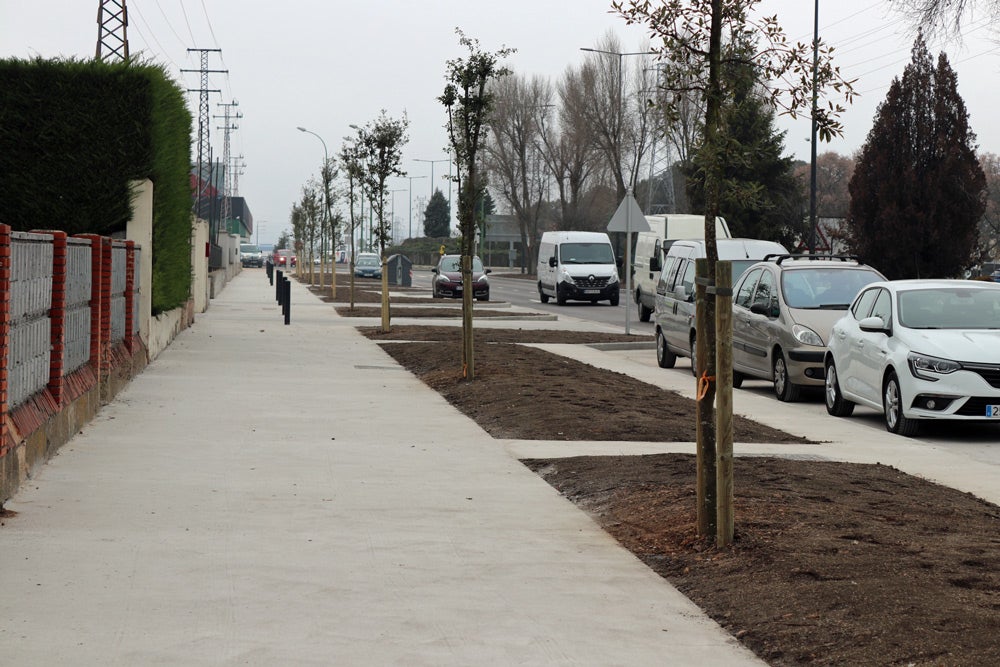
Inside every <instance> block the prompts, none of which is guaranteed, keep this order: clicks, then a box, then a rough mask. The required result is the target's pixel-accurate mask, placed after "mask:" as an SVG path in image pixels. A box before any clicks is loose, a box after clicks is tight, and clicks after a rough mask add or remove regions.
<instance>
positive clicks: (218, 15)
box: [0, 0, 1000, 243]
mask: <svg viewBox="0 0 1000 667" xmlns="http://www.w3.org/2000/svg"><path fill="white" fill-rule="evenodd" d="M819 4H820V5H821V6H820V8H819V26H820V36H821V38H822V39H823V40H824V41H825V42H827V43H829V44H831V45H832V46H834V47H835V49H836V52H835V62H836V64H837V65H839V66H840V68H841V71H842V73H843V74H844V76H845V78H847V79H856V80H857V81H856V83H855V84H854V86H855V90H856V91H857V92H858V93H860V96H859V97H858V98H857V99H856V100H855V102H854V104H853V105H851V107H850V108H849V110H848V112H847V113H846V114H845V115H844V116H843V117H842V120H843V123H844V126H845V132H844V136H843V137H842V138H839V139H836V140H834V141H833V142H832V143H829V144H825V143H823V144H819V146H818V150H819V152H821V153H822V152H825V151H827V150H832V151H836V152H838V153H842V154H852V153H854V152H855V151H856V150H858V149H859V148H860V147H861V145H862V144H863V143H864V141H865V138H866V136H867V134H868V132H869V130H870V129H871V126H872V122H873V119H874V117H875V113H876V109H877V107H878V104H879V103H880V102H881V101H882V100H883V99H884V97H885V95H886V93H887V92H888V89H889V85H890V83H891V82H892V80H893V78H895V77H898V76H900V75H901V74H902V72H903V69H904V68H905V66H906V65H907V63H908V62H909V60H910V50H911V48H912V44H913V38H914V33H913V32H912V29H911V26H910V25H909V24H908V23H907V22H906V21H905V20H904V19H903V18H902V17H901V16H900V15H899V14H894V13H892V12H890V11H889V9H888V3H887V2H886V1H885V0H881V1H875V0H838V1H837V2H829V0H820V3H819ZM99 6H100V2H99V0H30V1H26V0H0V57H3V58H6V57H18V58H34V57H43V58H57V57H75V58H91V57H93V55H94V51H95V46H96V42H97V24H96V16H97V9H98V7H99ZM127 7H128V12H129V26H128V40H129V48H130V51H131V53H132V54H133V56H134V55H136V54H137V53H141V54H142V56H143V57H146V58H148V59H151V60H154V61H156V62H159V63H161V64H163V65H164V66H166V67H167V69H168V71H170V72H171V73H173V75H174V77H175V79H176V80H177V81H178V84H179V85H180V86H181V87H183V88H186V89H190V88H198V87H200V78H199V76H198V75H197V74H193V73H183V72H181V70H182V69H195V70H196V69H198V68H199V66H200V58H199V56H198V54H196V53H191V52H189V51H188V49H221V50H222V51H221V53H211V54H210V55H209V68H210V69H219V70H228V73H226V74H212V75H211V76H210V79H209V87H210V88H217V89H219V90H220V91H221V92H220V93H218V94H214V93H213V94H212V95H211V96H210V104H211V114H212V115H213V116H221V115H223V113H224V109H223V107H221V106H219V105H220V104H222V103H232V102H234V101H235V102H237V103H238V105H239V106H238V107H235V108H236V109H237V110H238V111H239V113H241V114H242V118H240V119H238V120H234V122H235V123H236V124H237V125H238V126H239V128H238V129H237V130H235V131H234V132H233V133H232V135H231V147H232V148H231V150H232V151H233V153H234V155H237V156H242V160H243V162H244V163H245V168H244V170H243V173H242V175H240V176H239V180H238V189H239V192H238V194H239V195H241V196H243V197H245V198H246V199H247V202H248V204H249V207H250V210H251V211H252V213H253V216H254V222H255V227H256V229H255V240H259V241H260V242H261V243H273V242H274V241H275V240H276V239H277V237H278V235H279V234H280V233H281V232H282V231H284V230H288V229H290V224H289V222H288V220H289V213H290V211H291V207H292V205H293V204H294V203H295V202H296V201H298V200H299V198H300V196H301V189H302V186H303V185H304V184H305V183H306V182H307V181H308V179H309V178H310V177H311V176H314V175H316V174H318V173H319V169H320V166H321V164H322V160H323V144H322V143H321V141H320V140H319V139H318V138H317V137H316V136H313V135H311V134H305V133H302V132H299V131H298V130H296V127H299V126H302V127H305V128H307V129H308V130H310V131H312V132H315V133H316V134H317V135H319V136H320V137H321V138H322V140H323V142H325V144H326V147H327V150H328V153H329V155H330V156H333V155H335V154H336V153H338V152H339V150H340V148H341V146H342V145H343V143H344V139H345V137H347V136H348V135H352V134H353V133H354V130H352V129H351V128H350V126H351V125H352V124H353V125H358V126H364V125H366V124H367V123H369V122H371V121H374V120H375V119H376V118H377V117H378V115H379V112H380V111H381V110H383V109H384V110H385V111H386V113H387V114H388V115H389V116H390V117H392V118H401V117H402V116H403V114H404V113H405V115H406V117H407V118H408V120H409V123H410V125H409V131H408V134H409V141H408V143H407V144H406V145H405V146H404V148H403V161H402V164H401V167H402V169H403V170H404V171H406V172H407V174H408V176H410V177H411V178H397V179H394V180H393V181H391V182H390V185H389V187H390V189H392V190H396V191H397V192H393V193H392V197H391V201H392V205H391V206H392V209H393V213H394V216H395V218H396V220H397V223H398V225H399V231H400V233H401V234H403V236H408V235H409V231H410V229H411V228H412V230H413V235H414V236H417V235H420V234H421V233H422V232H421V230H420V222H419V221H420V220H421V215H420V212H422V211H423V208H424V207H425V206H426V201H427V198H428V197H429V195H430V193H431V192H432V190H431V187H432V185H433V186H436V187H437V188H439V189H441V190H442V192H444V193H445V194H446V195H447V191H448V183H447V180H446V177H447V173H448V164H447V154H446V153H445V147H446V146H447V137H446V133H445V130H444V124H445V121H446V116H445V111H444V107H443V106H442V105H441V104H440V103H439V102H438V101H437V99H436V98H437V97H438V96H439V95H440V94H441V92H442V90H443V88H444V85H445V72H446V70H445V67H446V63H447V61H448V60H449V59H454V58H459V57H464V56H465V55H466V54H467V51H466V50H465V49H464V48H463V47H461V46H460V45H459V44H458V37H457V35H456V33H455V30H456V28H461V29H462V31H463V32H464V33H465V34H466V35H468V36H469V37H473V38H475V39H477V40H479V42H480V46H481V48H482V49H483V50H485V51H488V52H494V51H497V50H498V49H500V48H502V47H505V46H506V47H513V48H516V49H517V52H516V53H515V54H514V55H512V56H511V57H509V58H508V59H507V60H506V61H505V62H506V64H507V65H508V66H509V67H510V68H511V69H512V70H514V71H515V72H517V73H519V74H523V75H527V76H536V75H537V76H542V77H546V78H549V79H551V81H552V82H553V83H555V82H556V81H557V80H558V78H559V77H560V76H561V75H562V74H563V72H564V71H565V70H566V68H568V67H570V66H578V65H579V64H580V63H582V62H583V60H584V58H586V57H595V56H594V55H592V54H587V53H584V52H582V51H580V49H581V48H582V47H595V46H597V43H598V42H600V41H601V40H602V39H603V38H604V37H605V36H606V35H608V34H609V33H610V34H614V35H616V36H617V37H618V38H619V40H620V42H621V44H622V48H623V50H624V51H637V50H642V49H643V48H644V42H646V40H647V31H646V30H645V29H644V27H642V26H628V25H626V24H625V22H624V20H623V19H621V18H620V17H618V16H616V15H614V14H612V13H611V12H610V0H504V1H502V2H500V1H497V0H490V1H484V0H462V1H459V0H351V1H347V0H285V1H284V2H282V3H271V2H263V1H261V0H127ZM813 10H814V3H813V2H808V0H763V1H762V2H761V4H760V7H759V11H758V14H761V15H763V14H767V15H771V14H777V16H778V18H779V22H780V23H781V25H782V26H783V28H784V29H785V32H786V33H787V34H788V36H789V37H791V38H792V39H793V40H796V41H803V42H810V41H811V39H812V34H813V21H814V16H813ZM968 27H969V29H968V30H967V32H966V34H965V38H964V40H963V41H962V42H961V43H958V42H955V41H949V42H945V41H941V40H933V41H931V42H930V49H931V52H932V54H933V55H934V56H935V57H936V55H937V54H938V53H939V52H940V51H942V50H943V51H944V52H945V53H947V54H948V57H949V60H950V61H951V64H952V67H953V68H954V69H955V71H956V72H957V74H958V86H959V93H960V94H961V95H962V97H963V98H964V99H965V102H966V105H967V108H968V110H969V114H970V123H971V126H972V129H973V131H974V132H975V133H976V134H977V136H978V143H979V146H980V149H981V150H983V151H989V152H1000V124H998V123H997V122H996V109H997V108H998V101H1000V100H998V98H1000V92H998V91H1000V85H998V83H1000V47H998V46H997V45H996V44H994V43H993V41H992V40H991V34H990V31H989V29H988V28H987V27H986V26H984V25H982V22H980V23H976V22H975V21H973V22H970V23H969V24H968ZM994 35H1000V32H997V33H994ZM597 57H599V56H597ZM626 66H627V62H626ZM188 100H189V106H190V107H191V109H192V113H193V115H194V118H195V125H196V123H197V106H198V95H197V94H196V93H191V94H189V95H188ZM223 122H224V121H223V120H222V119H221V118H213V119H212V125H211V127H210V134H211V143H212V146H213V151H214V153H215V155H216V156H217V157H220V156H221V155H222V135H223V133H222V131H221V129H218V128H221V127H222V125H223ZM778 125H779V127H780V128H781V129H783V130H785V131H787V135H786V139H785V145H786V154H788V155H791V156H793V157H797V158H800V159H803V160H806V161H808V160H809V154H810V146H809V134H810V123H809V120H808V119H807V118H799V119H798V120H792V119H789V118H784V117H782V118H779V121H778ZM192 146H193V147H192V151H193V154H192V159H194V158H195V157H196V146H195V145H194V143H193V144H192ZM419 160H440V162H435V163H433V164H431V163H428V162H421V161H419ZM432 169H433V181H432V180H431V176H432V171H431V170H432ZM411 193H412V199H411V196H410V195H411ZM411 202H412V206H411ZM453 208H454V207H453ZM411 211H412V214H411ZM411 215H412V217H411Z"/></svg>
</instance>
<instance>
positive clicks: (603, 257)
mask: <svg viewBox="0 0 1000 667" xmlns="http://www.w3.org/2000/svg"><path fill="white" fill-rule="evenodd" d="M559 254H560V255H561V256H562V257H561V259H562V263H563V264H614V263H615V256H614V253H613V252H611V246H610V245H609V244H607V243H563V244H562V245H560V246H559Z"/></svg>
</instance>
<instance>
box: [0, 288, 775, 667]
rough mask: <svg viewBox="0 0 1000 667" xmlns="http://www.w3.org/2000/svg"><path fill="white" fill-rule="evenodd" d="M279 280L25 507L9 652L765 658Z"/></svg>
mask: <svg viewBox="0 0 1000 667" xmlns="http://www.w3.org/2000/svg"><path fill="white" fill-rule="evenodd" d="M273 295H274V291H273V288H271V287H269V286H268V284H267V281H266V279H265V278H264V274H263V272H262V271H244V272H243V273H242V274H241V275H240V276H238V277H237V278H236V280H234V281H233V282H232V283H230V285H229V286H228V287H227V288H226V289H225V291H224V292H223V294H222V295H221V296H220V297H219V298H217V299H215V300H214V301H213V302H212V305H211V309H210V310H209V312H208V313H206V314H205V315H202V316H199V318H198V320H197V323H196V324H195V325H194V326H193V327H192V328H191V329H189V330H188V331H185V332H183V333H182V334H181V335H180V336H179V337H178V338H177V340H176V341H175V342H174V343H173V344H172V345H171V346H170V347H169V348H168V349H167V350H166V351H165V352H164V353H163V354H162V355H161V356H160V357H159V358H158V359H157V360H156V361H155V362H154V363H152V364H151V365H150V366H149V367H148V368H147V369H146V371H145V372H144V373H143V374H141V375H140V376H139V377H137V378H136V379H135V380H134V381H133V382H132V384H131V385H130V386H129V387H128V388H127V389H126V390H125V391H124V392H122V393H121V394H120V395H119V397H118V398H117V399H116V401H115V402H114V403H112V404H111V405H109V406H107V407H106V408H105V409H104V410H102V411H101V413H100V414H99V415H98V417H97V419H96V420H95V421H94V422H92V423H91V424H90V425H89V426H87V427H86V428H85V429H84V431H83V432H82V433H80V434H79V435H78V436H76V437H75V438H74V439H73V440H72V441H71V442H70V443H69V444H67V445H66V446H65V447H64V448H63V449H62V451H61V453H60V454H59V455H58V456H56V457H55V458H54V459H53V460H52V461H51V462H50V463H49V464H48V465H46V466H44V467H43V468H42V470H41V473H40V474H39V475H38V476H37V477H36V478H34V479H32V480H29V482H28V483H26V484H25V486H24V488H23V489H22V491H21V492H20V493H19V494H18V495H17V496H16V497H15V498H14V499H12V500H11V501H10V502H9V503H7V508H8V509H11V510H14V511H16V512H17V513H18V515H17V516H16V517H12V518H8V519H6V520H5V525H4V526H3V527H2V528H0V544H2V550H0V589H2V591H3V595H2V598H0V656H3V662H4V663H6V664H24V665H96V664H100V665H138V664H143V665H145V664H164V665H200V664H205V665H220V664H221V665H230V664H233V665H235V664H241V665H242V664H251V665H279V664H280V665H312V664H315V665H473V664H475V665H487V664H489V665H512V664H526V665H665V664H668V665H726V666H731V665H751V664H761V663H760V662H759V661H758V660H757V659H756V658H755V657H754V656H753V655H751V654H750V653H749V652H748V651H746V650H745V649H743V648H742V647H741V646H740V645H739V644H738V643H736V642H735V641H734V640H733V639H732V638H730V637H729V636H728V635H727V634H726V633H725V632H723V631H722V630H721V629H720V628H719V627H718V626H717V625H716V624H715V623H713V622H712V621H710V620H709V619H707V618H706V617H705V616H704V615H703V614H702V613H701V612H700V610H699V609H698V608H697V607H695V606H694V605H693V604H692V603H691V602H690V601H688V600H687V599H686V598H685V597H684V596H682V595H680V594H679V593H678V592H677V591H676V590H675V589H674V588H672V587H671V586H670V585H669V584H668V583H667V582H666V581H664V580H663V579H661V578H660V577H659V576H657V575H655V574H653V573H652V572H651V571H650V570H649V569H648V568H646V566H644V565H643V564H642V563H640V562H639V561H638V560H637V559H636V558H635V557H633V556H632V555H631V554H630V553H629V552H627V551H626V550H624V549H623V548H621V547H620V546H619V545H618V544H617V543H616V542H615V541H614V540H613V539H611V538H610V537H609V536H608V535H607V534H606V533H604V531H602V530H601V529H600V528H598V527H597V525H596V524H595V523H594V522H592V521H591V520H590V519H589V518H588V517H587V516H586V515H585V514H584V513H583V512H581V511H580V510H578V509H577V508H576V507H574V506H573V505H572V504H571V503H570V502H569V501H567V500H565V499H563V498H561V497H560V496H559V495H558V494H557V493H556V492H555V491H554V490H553V489H552V488H551V487H549V486H548V484H546V483H545V482H544V481H542V480H541V479H540V478H538V477H537V476H536V475H534V474H533V473H532V472H530V471H528V470H527V469H526V468H525V467H523V466H522V465H521V464H520V463H518V461H517V460H516V458H514V456H512V455H511V454H510V453H508V451H507V447H508V446H509V444H510V443H503V442H498V441H496V440H494V439H493V438H491V437H490V436H489V435H487V434H486V433H485V432H484V431H482V430H481V429H480V428H479V427H478V426H477V425H476V424H475V423H474V422H472V421H471V420H469V419H468V418H466V417H465V416H463V415H461V414H460V413H458V412H457V411H456V410H455V409H454V408H452V407H451V406H450V405H448V404H447V402H445V401H444V400H443V399H442V398H441V397H440V396H438V394H437V393H435V392H433V391H431V390H430V389H428V388H427V387H425V386H424V385H423V384H422V383H421V382H419V381H418V380H416V379H415V378H414V377H413V376H412V375H411V374H409V373H407V372H406V371H404V370H402V369H401V368H400V367H399V366H398V365H397V364H396V363H395V362H394V361H393V360H392V359H391V358H390V357H389V356H388V355H386V354H384V353H383V352H382V350H381V349H380V348H379V347H378V346H377V345H376V344H375V343H373V342H371V341H369V340H367V339H365V338H364V337H362V336H361V335H359V334H358V333H357V332H356V331H355V329H354V325H355V324H356V323H357V322H356V321H352V320H349V319H343V318H340V317H338V316H337V315H336V313H335V312H334V310H333V308H332V307H331V306H330V305H329V304H323V303H321V302H320V301H319V300H318V299H316V298H315V297H314V296H312V295H311V294H310V293H309V292H308V291H307V290H306V289H305V288H304V287H302V286H300V285H298V284H297V283H293V284H292V302H293V306H292V316H291V320H292V323H291V325H290V326H284V325H283V324H282V320H281V317H280V314H279V311H278V309H277V307H276V305H275V304H274V299H273ZM546 325H547V326H552V325H553V323H546ZM566 326H575V325H573V324H572V323H567V324H566Z"/></svg>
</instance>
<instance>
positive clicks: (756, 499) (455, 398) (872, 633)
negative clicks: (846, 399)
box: [363, 327, 1000, 665]
mask: <svg viewBox="0 0 1000 667" xmlns="http://www.w3.org/2000/svg"><path fill="white" fill-rule="evenodd" d="M393 329H394V332H393V333H392V334H389V335H386V334H381V332H380V331H379V330H378V328H365V329H363V331H364V332H365V334H366V335H368V336H370V337H371V338H374V339H377V340H378V339H380V340H386V341H388V340H390V336H391V337H392V339H395V340H416V339H417V338H418V337H419V338H421V339H422V340H428V341H430V340H439V341H442V342H385V343H383V345H382V347H383V348H384V349H385V350H386V351H387V352H388V353H389V354H391V355H392V356H393V357H394V358H396V359H397V360H398V361H399V362H400V363H401V364H402V365H404V366H405V367H406V368H408V369H409V370H410V371H411V372H413V373H414V374H416V375H417V376H418V377H420V378H421V379H422V380H423V381H424V382H425V383H427V384H428V385H429V386H430V387H432V388H434V389H436V390H437V391H438V392H440V393H441V394H442V395H443V396H444V397H445V398H446V399H447V400H448V401H449V402H451V403H452V404H454V405H455V406H456V407H458V408H459V409H460V410H462V411H463V412H465V414H467V415H469V416H470V417H471V418H473V419H475V420H476V422H477V423H478V424H480V425H481V426H482V427H483V428H484V429H486V430H487V431H488V432H489V433H491V434H493V435H494V436H495V437H501V438H523V439H546V440H654V441H656V440H660V441H667V440H679V441H689V440H693V439H694V436H693V430H694V427H693V424H694V407H693V403H692V402H691V401H689V400H687V399H684V398H683V397H681V396H678V395H676V394H673V393H671V392H667V391H664V390H662V389H659V388H657V387H653V386H651V385H648V384H645V383H642V382H639V381H637V380H634V379H633V378H629V377H627V376H624V375H621V374H618V373H613V372H610V371H604V370H601V369H597V368H594V367H592V366H588V365H585V364H581V363H579V362H575V361H573V360H571V359H567V358H564V357H561V356H558V355H554V354H551V353H547V352H544V351H541V350H538V349H535V348H528V347H525V346H518V345H513V344H511V342H512V341H514V340H516V339H520V340H522V341H523V342H575V343H595V342H605V341H607V340H609V338H606V336H607V335H606V334H593V335H591V336H584V337H583V339H579V338H577V339H571V338H573V337H576V336H578V335H579V332H565V331H546V332H539V331H528V330H526V331H517V330H513V329H511V330H508V331H509V333H508V334H501V333H499V330H495V329H486V328H483V329H480V330H477V331H476V339H475V344H476V347H475V350H476V377H477V379H476V381H475V382H472V383H468V382H464V381H463V380H462V379H461V369H460V352H459V339H458V336H457V335H456V332H457V331H459V328H458V327H394V328H393ZM571 334H572V336H571ZM396 336H398V337H399V338H395V337H396ZM633 338H634V337H633ZM490 341H503V342H502V343H500V342H497V343H491V342H490ZM609 397H614V400H613V401H610V400H609ZM646 408H648V409H646ZM595 415H596V417H595ZM735 439H736V443H737V444H736V451H737V455H738V454H739V449H740V447H739V443H741V442H759V441H773V442H796V441H798V442H802V440H801V439H800V438H795V437H794V436H790V435H788V434H784V433H781V432H780V431H776V430H775V429H769V428H768V427H766V426H763V425H761V424H756V423H755V422H752V421H750V420H745V419H743V420H738V421H737V430H736V435H735ZM816 453H817V455H819V456H822V455H823V454H824V453H825V452H824V448H823V446H822V445H818V446H817V447H816ZM803 459H804V457H803V458H800V459H798V460H793V459H779V458H753V457H739V456H738V458H737V459H736V462H735V465H734V469H735V489H736V493H735V495H736V538H735V542H734V544H733V545H732V546H731V547H728V548H724V549H719V548H716V547H715V546H714V542H713V541H712V540H706V539H703V538H699V537H697V535H696V519H695V486H694V474H695V462H694V457H693V456H691V455H673V454H671V455H654V456H607V457H598V456H595V457H574V458H562V459H548V460H527V461H525V462H524V463H525V465H527V466H528V467H529V468H530V469H532V470H534V471H536V472H537V473H538V474H539V475H541V476H542V477H543V478H544V479H545V480H547V481H548V482H549V483H550V484H552V485H553V486H554V487H555V488H557V489H558V490H559V491H560V492H561V493H562V494H563V495H565V496H566V497H567V498H568V499H569V500H571V501H572V502H574V503H576V504H577V505H579V506H580V507H581V508H583V509H584V510H586V511H588V512H589V513H591V514H592V515H593V517H594V519H595V520H596V521H597V522H598V523H599V524H600V525H601V526H603V527H604V528H605V529H606V530H607V531H608V532H609V533H611V534H612V535H614V536H615V538H616V539H618V540H619V542H620V543H621V544H622V545H623V546H624V547H625V548H627V549H629V550H630V551H632V552H633V553H634V554H636V556H637V557H639V558H640V559H642V560H643V561H644V562H645V563H647V564H648V565H649V566H650V567H651V568H652V569H654V570H655V571H656V572H657V573H659V574H660V575H661V576H663V577H665V578H666V579H668V580H669V581H670V582H671V583H672V584H674V585H675V586H677V587H678V588H679V589H680V590H681V591H683V592H684V593H685V594H686V595H687V596H688V597H689V598H690V599H692V600H693V601H694V602H695V603H696V604H698V605H699V606H700V607H701V608H702V609H704V610H705V611H706V612H707V613H708V614H709V615H711V616H712V617H713V618H714V619H716V621H718V622H719V623H720V624H721V625H722V626H723V627H725V628H726V629H728V630H729V631H730V632H731V633H732V634H733V635H734V636H735V637H737V638H738V639H739V640H740V641H741V642H742V643H743V644H745V645H746V646H747V647H749V648H750V649H751V650H753V651H754V652H756V653H757V655H759V656H760V657H762V658H763V659H764V660H766V661H767V662H768V663H770V664H772V665H806V664H810V665H811V664H821V665H992V664H997V663H998V659H997V656H998V655H1000V508H998V507H997V506H995V505H992V504H990V503H986V502H983V501H981V500H979V499H977V498H975V497H973V496H971V495H969V494H964V493H960V492H958V491H955V490H953V489H949V488H946V487H942V486H939V485H935V484H932V483H929V482H926V481H924V480H921V479H918V478H915V477H912V476H909V475H906V474H904V473H902V472H900V471H898V470H895V469H893V468H890V467H887V466H883V465H874V466H870V465H858V464H850V463H839V462H831V461H817V460H803ZM668 662H669V660H668Z"/></svg>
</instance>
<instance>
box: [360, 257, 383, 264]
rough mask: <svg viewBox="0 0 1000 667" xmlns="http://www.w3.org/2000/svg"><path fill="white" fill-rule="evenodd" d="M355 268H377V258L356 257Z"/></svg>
mask: <svg viewBox="0 0 1000 667" xmlns="http://www.w3.org/2000/svg"><path fill="white" fill-rule="evenodd" d="M357 266H378V258H377V257H358V263H357Z"/></svg>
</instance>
